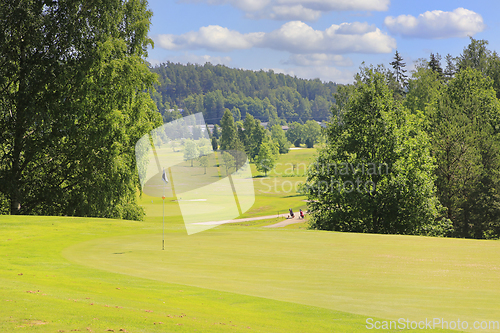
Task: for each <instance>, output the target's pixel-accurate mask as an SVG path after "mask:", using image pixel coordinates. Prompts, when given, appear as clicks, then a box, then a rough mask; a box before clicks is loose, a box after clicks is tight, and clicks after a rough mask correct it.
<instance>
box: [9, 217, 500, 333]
mask: <svg viewBox="0 0 500 333" xmlns="http://www.w3.org/2000/svg"><path fill="white" fill-rule="evenodd" d="M0 225H1V230H2V234H1V238H0V264H1V266H0V306H1V309H2V311H1V312H0V331H1V332H13V331H16V332H23V331H37V332H63V331H64V332H70V331H92V332H99V331H101V332H104V331H107V330H113V331H115V332H119V331H120V330H121V331H122V332H125V331H126V332H195V331H196V332H226V331H227V332H240V331H243V332H366V331H369V330H368V329H367V326H366V324H367V319H368V318H373V320H378V321H383V320H398V319H399V318H405V319H406V318H407V319H409V320H410V321H421V320H425V319H426V318H427V319H431V320H432V318H435V317H437V318H444V319H445V320H449V321H456V320H457V319H460V320H461V321H463V320H468V321H469V322H470V323H472V322H473V321H482V320H490V321H491V320H498V319H500V318H498V316H499V314H500V301H499V300H500V297H499V296H500V275H499V271H500V258H499V256H498V254H499V253H500V242H498V241H477V240H461V239H443V238H428V237H411V236H389V235H366V234H349V233H332V232H319V231H308V230H303V229H286V228H285V229H283V228H279V229H269V228H263V227H262V225H259V224H258V223H256V224H251V223H250V225H246V226H243V225H223V226H219V227H217V228H214V229H211V230H209V231H206V232H202V233H199V234H195V235H191V236H187V234H186V232H185V230H183V225H182V224H181V223H180V222H179V221H173V222H170V223H167V224H166V231H165V240H166V248H165V251H162V250H161V224H159V223H158V222H157V221H154V220H151V221H146V222H133V221H118V220H106V219H88V218H64V217H26V216H18V217H13V216H3V217H0ZM377 318H378V319H377ZM376 331H382V332H383V331H399V330H376ZM404 331H412V330H407V329H405V330H404ZM414 331H420V330H418V329H417V330H414ZM450 331H451V330H450ZM469 331H473V330H469ZM486 331H487V330H486Z"/></svg>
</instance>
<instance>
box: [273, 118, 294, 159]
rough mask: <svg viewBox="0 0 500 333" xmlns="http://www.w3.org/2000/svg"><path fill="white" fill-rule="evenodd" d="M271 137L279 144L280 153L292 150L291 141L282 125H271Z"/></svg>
mask: <svg viewBox="0 0 500 333" xmlns="http://www.w3.org/2000/svg"><path fill="white" fill-rule="evenodd" d="M271 138H272V139H273V141H274V142H275V143H276V144H277V145H278V151H279V153H280V154H287V153H288V152H289V151H290V143H289V142H288V140H287V138H286V135H285V131H284V130H283V128H281V126H280V125H274V126H273V127H271Z"/></svg>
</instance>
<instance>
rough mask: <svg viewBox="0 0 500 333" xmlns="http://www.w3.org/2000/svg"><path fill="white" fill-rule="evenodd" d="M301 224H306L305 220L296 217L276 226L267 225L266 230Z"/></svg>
mask: <svg viewBox="0 0 500 333" xmlns="http://www.w3.org/2000/svg"><path fill="white" fill-rule="evenodd" d="M297 215H298V214H297ZM301 222H304V219H301V218H298V217H297V216H295V217H294V218H293V219H286V220H285V221H281V222H278V223H275V224H270V225H266V226H265V227H264V228H282V227H284V226H287V225H289V224H294V223H301Z"/></svg>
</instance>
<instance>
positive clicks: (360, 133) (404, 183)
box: [304, 69, 449, 234]
mask: <svg viewBox="0 0 500 333" xmlns="http://www.w3.org/2000/svg"><path fill="white" fill-rule="evenodd" d="M361 74H362V75H360V76H358V78H357V83H356V90H355V91H354V93H353V95H352V96H351V98H350V99H349V102H348V106H347V112H346V113H345V115H344V119H343V122H340V123H339V122H338V121H336V119H334V121H332V122H331V123H330V126H329V128H328V130H327V136H328V144H327V147H325V148H324V149H321V150H320V152H319V156H318V158H317V161H316V163H314V164H313V167H312V169H311V172H310V173H309V175H308V178H307V186H305V188H304V190H305V191H306V193H307V195H308V199H309V210H310V211H311V220H310V221H311V226H312V227H314V228H318V229H325V230H337V231H354V232H372V233H394V234H443V233H444V232H446V229H447V227H448V226H449V223H442V224H441V223H437V221H438V220H437V218H438V216H439V214H438V208H439V202H438V200H437V198H436V195H435V188H434V183H433V170H434V168H435V165H434V163H433V159H432V158H431V156H430V151H429V148H430V144H429V140H428V137H427V135H426V133H425V132H424V131H423V130H422V129H421V125H420V123H419V122H420V120H419V119H420V117H418V116H417V115H413V114H411V113H410V112H408V110H407V109H406V108H405V107H404V106H402V105H401V103H400V102H399V101H396V100H394V98H393V96H392V92H391V91H390V89H389V87H388V86H387V85H386V82H385V78H384V75H383V74H382V73H377V72H374V71H373V70H372V69H365V71H364V72H363V73H361Z"/></svg>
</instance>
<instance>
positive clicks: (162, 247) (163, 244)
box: [161, 185, 165, 250]
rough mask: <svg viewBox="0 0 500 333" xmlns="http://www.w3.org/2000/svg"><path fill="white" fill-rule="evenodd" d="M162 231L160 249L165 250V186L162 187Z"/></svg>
mask: <svg viewBox="0 0 500 333" xmlns="http://www.w3.org/2000/svg"><path fill="white" fill-rule="evenodd" d="M161 198H162V199H163V231H162V236H161V249H162V250H165V185H163V196H162V197H161Z"/></svg>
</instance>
